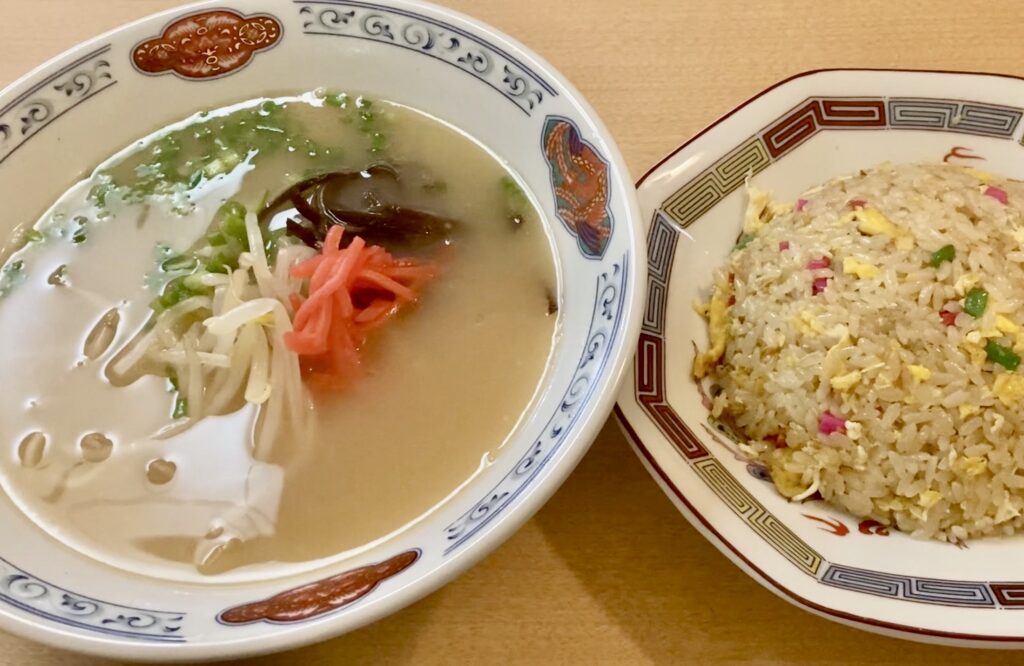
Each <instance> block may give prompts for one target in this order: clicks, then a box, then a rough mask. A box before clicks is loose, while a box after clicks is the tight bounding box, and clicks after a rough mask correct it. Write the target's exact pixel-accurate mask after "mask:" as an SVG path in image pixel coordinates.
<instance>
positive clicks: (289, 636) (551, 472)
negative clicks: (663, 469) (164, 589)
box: [0, 0, 647, 663]
mask: <svg viewBox="0 0 1024 666" xmlns="http://www.w3.org/2000/svg"><path fill="white" fill-rule="evenodd" d="M243 2H244V0H243ZM374 2H380V3H382V4H384V5H392V6H399V7H405V8H413V9H419V10H422V11H424V12H425V13H427V14H430V15H433V16H436V17H443V18H445V19H451V20H453V21H455V22H459V23H462V24H464V25H465V27H467V28H469V29H472V30H473V31H475V32H477V33H478V34H480V35H482V36H485V37H487V38H488V39H491V40H494V41H496V42H499V43H501V44H502V45H503V46H505V47H507V48H509V50H510V51H512V52H513V53H515V54H517V55H518V56H522V57H524V59H526V60H529V61H531V62H532V64H533V65H534V66H535V67H536V69H537V70H538V71H541V72H544V73H545V74H546V75H547V76H549V77H550V78H551V79H552V80H553V81H555V82H557V84H558V85H559V87H560V90H561V92H562V93H563V94H564V95H565V96H566V98H568V99H569V100H571V102H572V104H573V105H574V106H575V107H577V109H578V111H579V113H580V115H581V116H582V117H585V118H586V119H587V121H588V122H589V123H590V124H591V125H592V126H593V128H594V135H593V136H594V138H596V139H598V140H600V142H601V144H602V154H603V156H604V158H605V159H606V161H607V163H608V166H609V171H610V173H611V174H614V175H613V176H612V177H611V178H610V179H609V180H610V191H611V192H616V193H617V194H618V196H621V197H623V199H624V200H623V202H622V204H621V205H622V208H623V210H624V212H625V215H623V217H622V219H618V220H616V222H617V227H618V228H619V230H620V231H619V233H620V234H624V235H625V236H626V237H627V238H628V241H627V242H626V243H625V246H626V247H627V256H628V257H629V258H630V259H631V265H630V266H629V269H630V272H631V274H630V275H629V276H628V279H626V280H624V281H623V287H622V289H623V291H624V294H623V299H622V306H621V307H622V310H623V312H622V315H621V321H622V322H623V324H622V328H621V329H620V331H619V337H618V339H617V340H615V341H613V346H612V349H611V350H610V351H609V356H608V359H607V362H606V365H605V369H604V372H603V374H602V375H601V376H600V377H599V380H598V382H597V384H596V386H595V389H594V391H593V393H592V395H591V397H590V399H589V402H588V404H587V406H586V407H585V408H584V410H583V412H582V414H581V415H580V417H579V419H578V422H577V424H576V425H575V426H574V428H575V433H574V434H572V435H571V436H570V437H569V438H568V439H567V440H566V441H565V443H564V444H563V445H562V446H561V447H560V450H559V451H558V453H557V454H556V455H555V456H554V457H553V458H552V459H551V460H550V461H549V462H548V463H547V465H546V467H547V469H546V470H545V472H544V474H543V476H542V477H541V478H538V479H537V480H536V481H534V482H532V483H531V484H530V485H529V487H528V488H526V489H525V490H524V492H523V493H522V494H521V495H520V496H519V497H518V498H517V499H515V500H514V502H513V503H512V504H511V505H510V506H509V510H508V511H505V512H503V513H502V514H501V515H500V516H499V517H498V518H497V519H496V520H494V521H492V522H491V523H490V524H489V525H487V526H486V527H485V528H483V529H481V531H480V532H479V533H478V535H475V536H474V537H473V538H472V539H470V540H469V542H468V543H466V544H465V547H463V548H460V549H459V551H458V552H457V553H453V554H452V556H451V557H448V558H446V559H445V560H443V561H442V562H441V563H439V564H438V565H437V566H435V567H434V568H432V569H429V570H427V571H426V572H425V573H424V574H423V575H422V576H421V577H420V578H419V579H417V580H416V581H415V582H413V583H410V584H407V585H405V586H403V587H400V588H398V589H396V590H395V591H393V592H392V593H390V594H388V595H383V596H382V597H380V598H379V599H378V600H377V603H375V604H374V605H372V606H369V607H368V608H369V610H367V611H358V612H350V613H347V614H341V615H338V614H335V615H334V616H325V617H323V618H321V619H320V621H318V622H313V623H306V624H300V625H297V626H292V627H282V626H278V625H274V626H273V628H272V629H270V630H268V631H267V632H265V633H262V634H260V635H257V636H249V637H245V638H234V639H230V640H216V641H211V642H205V643H176V644H156V643H137V642H131V641H125V640H117V639H112V638H107V637H103V636H99V635H91V634H86V633H80V632H75V631H70V630H68V629H66V628H63V627H60V626H56V625H52V624H51V623H47V622H44V621H36V620H35V619H32V618H30V617H28V616H21V615H14V614H8V613H2V612H0V629H2V630H4V631H8V632H10V633H11V634H13V635H16V636H19V637H21V638H25V639H28V640H31V641H34V642H38V643H41V644H45V645H49V646H51V647H55V648H59V649H62V650H71V651H74V652H78V653H80V654H85V655H90V656H96V657H106V658H119V659H130V660H133V661H137V662H147V663H149V662H160V663H174V662H178V663H195V662H197V661H219V660H225V659H237V658H246V657H252V656H257V655H265V654H271V653H277V652H282V651H286V650H293V649H297V648H301V647H304V646H308V645H311V644H315V643H318V642H321V641H325V640H329V639H331V638H335V637H338V636H341V635H343V634H346V633H349V632H352V631H355V630H356V629H359V628H362V627H364V626H366V625H369V624H371V623H373V622H376V621H377V620H380V619H382V618H384V617H386V616H389V615H391V614H393V613H395V612H397V611H399V610H401V609H402V608H405V607H406V606H409V605H411V604H413V603H415V602H417V601H419V600H421V599H423V598H424V597H426V596H427V595H429V594H431V593H433V592H435V591H436V590H438V589H439V588H441V587H443V586H444V585H446V584H448V583H449V582H451V581H452V580H454V579H455V578H457V577H458V576H460V575H461V574H463V573H464V572H465V571H467V570H468V569H469V568H471V567H472V566H473V565H475V564H476V563H478V562H479V561H480V560H482V559H483V558H484V557H485V556H487V555H488V554H490V553H491V552H493V551H494V550H495V549H496V548H497V547H498V546H500V545H501V544H503V543H504V542H505V541H507V540H508V539H509V538H510V537H511V536H512V535H513V534H514V533H515V532H516V531H518V530H519V529H520V528H521V527H522V526H523V525H524V524H525V523H526V522H527V521H528V520H530V518H532V517H533V515H534V514H535V513H536V512H537V511H538V510H539V509H540V508H541V507H542V506H543V505H544V504H545V503H546V502H547V500H548V499H549V498H550V497H551V496H552V495H553V494H554V492H555V491H556V490H557V489H558V488H559V487H561V485H562V484H563V482H564V481H565V479H566V478H567V477H568V476H569V474H570V473H571V472H572V471H573V470H574V469H575V468H576V466H577V465H578V463H579V462H580V460H582V458H583V456H584V455H585V454H586V452H587V451H588V450H589V448H590V446H591V444H592V443H593V441H594V439H595V438H596V436H597V434H598V432H599V431H600V430H601V428H602V427H603V426H604V424H605V423H606V422H607V421H608V420H609V418H610V417H611V413H612V410H613V408H614V406H615V401H616V398H617V395H618V391H619V388H620V387H621V386H622V384H623V381H624V379H625V377H626V375H627V370H628V369H629V368H630V367H631V365H632V362H633V349H634V348H635V344H636V340H637V338H638V337H639V333H640V328H641V323H642V318H643V307H642V304H643V302H644V298H643V297H644V294H645V293H646V288H647V280H646V276H647V263H646V261H644V260H643V259H644V258H645V257H646V245H647V244H646V238H645V236H644V230H643V224H642V222H641V218H640V209H639V202H638V200H637V196H636V189H635V188H634V186H633V184H632V177H631V176H630V172H629V168H628V166H627V163H626V161H625V159H624V158H623V156H622V153H621V151H620V149H619V147H618V145H617V144H616V142H615V140H614V137H613V135H612V133H611V132H610V131H609V129H608V127H607V125H606V124H605V123H604V122H603V121H602V120H601V118H600V116H599V114H598V113H597V112H596V110H595V109H594V108H593V106H592V105H591V104H590V102H589V101H587V99H586V98H585V97H584V96H583V95H582V93H581V92H580V91H579V90H578V89H577V88H576V86H575V85H573V84H572V83H571V81H570V80H569V79H568V78H567V77H566V76H565V75H564V74H562V73H561V72H560V71H559V70H558V69H557V68H555V67H554V66H553V65H552V64H551V63H550V62H549V61H548V60H547V59H546V58H544V57H543V56H541V55H540V54H539V53H537V52H536V51H534V50H533V49H531V48H529V47H528V46H526V45H525V44H523V43H522V42H520V41H519V40H518V39H516V38H514V37H512V36H511V35H509V34H507V33H505V32H504V31H501V30H499V29H497V28H495V27H493V26H491V25H490V24H488V23H486V22H484V21H482V20H480V19H477V18H474V17H473V16H470V15H468V14H465V13H463V12H460V11H457V10H454V9H451V8H448V7H445V6H443V5H439V4H436V3H434V2H431V1H430V0H374ZM226 7H227V4H225V3H223V2H218V0H195V1H193V2H185V3H183V4H180V5H175V6H173V7H170V8H168V9H165V10H161V11H159V12H155V13H151V14H147V15H144V16H141V17H139V18H136V19H133V20H131V21H127V22H125V23H121V24H119V25H117V26H115V27H113V28H111V29H110V30H107V31H105V32H103V33H101V34H98V35H96V36H94V37H91V38H88V39H85V40H83V41H81V42H78V43H76V44H74V45H73V46H71V47H69V48H67V49H65V50H64V51H62V52H61V53H59V54H57V55H55V56H53V57H51V58H49V59H48V60H46V61H45V62H43V63H42V64H39V65H37V66H35V67H34V68H32V69H30V70H29V71H28V72H27V73H25V74H23V75H21V76H19V77H17V78H16V79H14V80H13V81H11V82H10V83H8V84H7V85H5V86H3V88H0V95H6V94H8V93H10V92H11V91H15V90H19V89H21V88H23V87H25V86H27V85H30V84H31V82H32V81H33V80H35V79H36V78H37V77H39V76H41V75H43V74H45V73H47V72H49V71H51V70H52V69H53V68H54V67H56V66H59V65H60V64H62V63H65V62H67V61H68V60H71V59H73V58H74V57H76V55H80V54H82V53H85V52H88V51H89V50H90V49H94V48H96V47H97V46H98V45H100V44H102V43H103V42H104V41H105V40H108V39H111V38H114V37H116V36H118V35H121V34H123V33H125V32H127V31H130V30H133V29H137V28H139V27H140V26H143V25H149V24H154V25H155V24H159V23H160V22H163V23H165V24H166V23H167V22H168V21H171V20H173V19H174V18H176V17H180V16H182V15H183V14H186V13H188V12H190V11H196V10H202V9H221V8H226ZM552 223H553V224H555V222H554V221H553V222H552ZM238 585H239V586H241V587H244V586H245V585H246V584H245V583H240V584H238Z"/></svg>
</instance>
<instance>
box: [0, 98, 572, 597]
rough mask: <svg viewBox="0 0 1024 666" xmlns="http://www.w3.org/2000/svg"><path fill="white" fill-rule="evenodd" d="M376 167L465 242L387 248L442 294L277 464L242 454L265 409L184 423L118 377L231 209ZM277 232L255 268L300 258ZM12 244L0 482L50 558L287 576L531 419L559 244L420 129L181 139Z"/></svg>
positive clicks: (298, 103) (301, 115)
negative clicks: (426, 272)
mask: <svg viewBox="0 0 1024 666" xmlns="http://www.w3.org/2000/svg"><path fill="white" fill-rule="evenodd" d="M381 163H383V164H386V165H387V168H388V169H393V170H394V172H395V173H397V174H398V176H397V177H398V180H399V181H400V182H401V183H402V197H404V199H403V201H402V205H403V206H405V207H408V208H409V209H410V210H412V209H416V210H426V211H430V212H431V214H432V215H436V216H437V217H438V218H443V219H445V220H452V221H454V222H455V227H454V228H453V230H451V233H450V235H449V236H446V237H445V238H444V240H443V241H440V242H439V241H438V240H437V239H436V238H435V239H433V241H432V243H433V244H432V245H430V246H428V247H419V246H417V247H409V248H405V247H402V248H399V249H396V250H392V251H393V252H394V253H395V254H402V253H403V252H405V253H408V254H412V255H414V256H415V257H417V258H418V260H422V261H429V262H431V265H432V266H437V267H438V268H437V270H436V275H433V277H432V278H431V279H430V280H429V281H427V282H426V283H425V284H423V285H422V286H421V287H420V288H419V291H418V298H417V300H416V302H415V303H412V304H409V305H403V307H402V309H401V311H400V312H399V313H398V314H397V315H396V316H394V317H392V318H391V319H390V320H389V321H388V323H387V324H386V325H384V326H381V327H380V328H379V329H376V330H374V331H373V333H372V334H369V335H368V337H367V339H366V341H365V344H363V345H361V348H360V349H359V354H360V360H359V364H358V372H357V373H356V374H355V375H354V376H353V378H351V380H349V381H346V382H345V383H344V385H343V386H341V387H340V388H335V389H333V390H310V391H309V401H310V402H309V404H310V405H311V407H310V412H311V415H312V427H311V428H308V429H302V428H298V427H297V425H296V424H295V423H294V420H295V419H294V418H292V419H290V420H289V419H285V420H284V425H283V426H282V428H281V434H280V435H279V436H277V437H275V438H274V439H273V441H272V442H271V445H270V446H267V447H259V446H254V431H255V430H256V429H258V428H259V424H260V423H261V421H260V419H261V418H263V417H261V416H260V411H261V409H262V408H261V406H260V405H259V404H252V403H250V402H247V401H246V400H243V399H241V398H239V399H237V400H234V401H233V402H232V404H231V407H230V408H227V409H222V410H220V411H218V412H217V413H215V414H209V415H205V416H204V417H203V418H197V419H192V420H191V421H188V422H185V421H186V419H187V417H188V405H187V403H188V401H187V400H185V399H183V398H182V397H181V396H183V395H187V394H188V393H187V391H194V390H195V389H194V388H190V389H187V390H186V389H185V388H183V387H181V386H178V385H177V382H178V380H179V379H180V380H181V382H182V383H184V382H185V380H184V379H183V378H179V377H177V376H176V375H175V373H174V372H173V371H171V370H167V371H165V370H164V368H163V367H157V366H152V367H147V368H146V370H145V371H144V372H137V373H135V374H134V375H132V374H131V373H129V375H128V376H123V373H122V374H118V373H117V372H115V371H114V370H113V369H112V368H114V366H116V362H117V359H118V358H119V357H121V356H123V355H124V354H125V353H127V352H126V350H127V351H130V350H131V348H132V344H133V341H137V340H139V339H140V336H143V335H145V333H146V332H147V330H149V329H150V328H152V327H153V321H154V317H155V312H159V311H161V310H162V309H163V308H165V307H168V306H172V305H173V301H174V300H175V299H174V298H173V297H171V298H170V300H167V299H168V298H169V297H168V294H169V293H170V292H171V291H172V290H173V288H174V284H176V283H174V282H172V280H174V279H175V278H178V277H181V273H182V272H185V273H187V272H188V271H190V270H194V268H190V266H193V265H194V261H195V260H194V259H189V257H190V256H191V255H189V254H188V253H189V252H190V251H191V250H192V249H194V248H196V247H203V246H204V244H208V243H209V242H210V241H209V239H210V238H213V237H214V236H215V233H214V232H215V230H216V219H217V216H218V212H217V211H218V209H222V205H223V204H224V203H225V202H227V201H234V202H239V203H240V204H242V205H243V206H244V207H246V208H248V210H252V211H258V210H263V209H264V207H265V206H266V202H267V201H269V200H273V199H274V197H276V196H277V195H278V194H279V193H280V192H282V191H284V190H286V189H287V188H288V187H289V186H291V185H293V184H294V183H296V182H298V181H302V180H303V179H308V178H310V177H315V176H317V175H318V174H324V173H329V172H353V173H356V172H360V171H361V170H365V169H367V167H368V165H373V164H381ZM287 217H288V215H286V214H282V215H276V216H268V218H269V222H266V223H264V225H263V233H264V234H265V237H266V238H267V239H269V240H268V246H267V247H268V248H270V243H274V242H277V243H280V244H281V247H285V246H287V244H288V243H294V244H299V243H297V241H296V239H295V238H290V239H289V237H288V234H286V233H285V222H286V219H285V218H287ZM14 243H15V246H16V247H20V248H21V249H19V250H17V251H16V252H14V253H12V254H11V255H10V256H9V257H8V258H7V260H6V263H5V264H4V268H3V271H2V274H0V293H2V294H3V297H2V300H0V339H3V340H4V341H5V342H6V344H4V345H3V346H2V348H0V365H2V367H3V368H4V369H5V386H6V389H5V392H6V396H5V397H6V399H5V400H3V401H0V482H2V486H3V489H4V491H5V492H6V493H7V494H8V495H9V496H10V497H11V498H12V499H13V500H14V501H15V502H16V503H17V505H18V506H19V507H20V508H21V509H22V510H23V511H24V512H25V513H26V514H27V515H28V516H30V517H31V518H32V519H33V520H34V521H35V522H36V523H37V524H38V525H39V526H40V527H41V528H42V529H44V530H46V531H47V532H49V533H50V534H51V535H52V536H54V537H56V538H57V539H59V540H60V541H62V542H63V543H65V544H67V545H69V546H71V547H72V548H75V549H77V550H79V551H82V552H85V553H88V554H89V555H91V556H92V557H94V558H97V559H100V560H103V561H106V562H108V563H110V564H112V565H114V566H117V567H120V568H124V569H131V570H135V571H139V572H144V573H146V574H149V575H160V576H166V577H175V578H183V579H188V578H191V577H195V576H196V575H198V574H202V575H206V576H209V575H218V576H220V577H221V578H222V579H223V577H224V576H225V575H227V576H228V577H229V578H230V577H234V578H241V577H245V576H247V575H250V574H254V573H257V572H264V571H266V569H267V567H273V568H274V569H275V570H279V571H280V572H281V573H285V572H287V571H289V570H292V569H294V568H296V567H300V566H302V567H305V566H309V565H310V564H311V563H316V562H318V561H321V560H323V559H324V558H332V557H338V556H344V555H345V554H352V553H353V552H355V551H357V550H359V549H363V548H367V547H370V546H372V545H373V544H374V543H375V542H378V541H380V540H381V539H384V538H385V537H387V536H388V535H391V534H393V533H395V532H396V531H399V530H401V529H403V528H405V527H407V526H409V525H410V524H412V523H414V522H415V521H416V520H417V519H419V518H421V517H422V516H424V515H426V514H427V513H428V512H430V511H431V510H432V509H433V508H436V507H437V506H438V505H439V504H440V503H442V502H443V501H444V500H445V499H446V497H448V496H450V495H451V494H452V493H453V492H455V491H456V490H457V489H458V488H459V487H460V486H461V485H462V484H464V483H466V482H467V481H468V480H469V479H471V478H472V477H473V476H474V475H475V474H477V473H478V472H479V471H480V470H481V469H482V468H483V467H485V466H486V465H488V464H489V462H490V461H492V460H493V456H495V455H496V454H497V452H498V451H499V449H500V448H501V446H502V444H503V442H504V441H505V440H506V438H507V437H508V435H509V434H510V433H511V432H512V431H513V430H514V428H515V427H516V425H517V422H518V421H519V419H520V416H521V415H522V414H523V413H524V411H525V410H526V409H527V407H528V405H529V404H530V402H531V400H532V399H533V397H534V394H535V392H536V390H537V387H538V385H539V382H540V380H541V378H542V375H543V373H544V369H545V366H546V363H547V359H548V356H549V353H550V350H551V347H552V340H553V336H554V332H555V324H556V320H557V309H558V305H557V301H556V299H555V297H554V294H556V293H557V290H556V275H555V267H554V261H553V257H552V253H551V248H550V244H549V240H548V238H547V236H546V233H545V230H544V227H543V224H542V222H541V220H540V219H539V216H538V214H537V212H536V210H535V208H534V207H533V205H532V204H531V203H530V201H529V199H528V197H527V196H526V195H525V194H524V193H523V191H522V190H521V189H520V187H519V186H518V181H516V180H515V177H514V176H513V175H512V174H511V173H510V172H509V171H507V169H506V168H505V167H504V166H503V165H502V163H501V162H499V161H498V160H497V159H496V158H495V157H494V156H493V155H491V154H490V153H489V152H487V151H486V150H485V149H483V148H482V147H481V146H480V145H478V144H476V143H475V142H473V141H472V140H471V139H469V138H468V137H466V136H465V135H463V134H460V133H459V132H457V131H455V130H453V129H452V128H450V127H449V126H447V125H444V124H443V123H441V122H439V121H437V120H435V119H433V118H431V117H428V116H426V115H424V114H421V113H419V112H417V111H414V110H411V109H408V108H405V107H400V106H397V105H393V104H389V103H386V102H380V101H374V102H373V103H372V104H371V103H370V102H369V100H364V99H362V98H355V97H348V96H345V95H334V94H325V93H309V94H305V95H300V96H295V97H282V98H277V99H274V100H254V101H251V102H245V103H242V104H239V105H236V106H234V107H229V108H226V109H223V110H220V111H216V112H211V113H200V114H197V115H196V116H193V117H192V118H189V119H187V120H185V121H183V122H181V123H178V124H176V125H172V126H171V127H169V128H166V129H164V130H161V131H160V132H157V133H156V134H154V135H153V136H151V137H148V138H146V139H144V140H142V141H140V142H138V143H136V144H134V145H133V146H131V147H130V148H128V149H126V150H125V151H122V152H121V153H119V154H118V155H116V156H115V157H113V158H111V160H109V161H108V162H106V163H104V164H103V165H101V166H100V167H99V168H98V169H97V170H96V172H95V174H94V175H93V176H91V177H90V178H89V179H87V180H86V181H84V182H81V183H79V184H77V185H75V186H74V187H72V188H71V189H70V190H69V191H68V192H67V193H66V194H65V195H63V196H62V197H61V198H60V200H59V201H58V202H57V203H56V204H55V205H54V206H53V207H52V208H51V209H50V210H49V211H48V212H47V213H46V214H45V215H43V217H42V218H41V219H40V220H39V221H38V223H37V224H35V225H34V226H33V227H32V228H30V229H27V230H23V231H22V232H21V234H20V237H19V238H16V239H14ZM250 249H251V247H250ZM273 252H277V253H278V255H277V256H282V255H281V254H280V253H281V250H280V249H278V248H277V247H276V246H275V248H274V249H273V250H271V249H268V250H267V255H268V256H270V257H271V264H273V260H272V257H273ZM308 252H309V254H311V255H312V254H313V253H314V250H312V249H309V250H308ZM201 254H202V253H201V252H200V255H201ZM183 257H184V258H185V259H184V260H183V259H182V258H183ZM190 261H191V262H193V263H192V264H189V262H190ZM203 261H208V262H209V263H208V264H207V265H208V266H209V267H210V271H211V274H212V273H213V271H214V270H215V269H214V268H213V267H212V266H213V262H214V259H209V257H207V259H203ZM243 266H244V265H243ZM271 267H272V268H273V266H271ZM227 272H230V270H227ZM215 279H219V278H211V280H215ZM224 280H227V278H226V277H225V278H224ZM301 298H305V296H301V297H300V300H301ZM161 299H164V304H163V305H161V304H160V303H161ZM154 303H155V304H154ZM204 316H207V315H204ZM264 321H266V320H264ZM275 363H276V361H275ZM253 367H254V368H255V367H256V366H255V365H254V366H253ZM274 367H276V366H274ZM253 372H255V370H253ZM169 379H170V380H171V381H170V382H169ZM269 379H270V386H271V388H270V389H268V392H272V391H276V390H279V386H278V385H279V384H280V381H279V377H277V376H275V375H274V371H271V373H270V377H269ZM112 380H113V381H112ZM176 389H177V391H178V392H177V393H176V392H175V391H176ZM201 390H205V391H207V392H208V391H209V387H203V388H202V389H201ZM192 395H197V394H194V393H193V394H192ZM247 395H248V394H247ZM192 402H193V403H194V402H195V401H194V399H193V401H192ZM181 423H185V426H186V427H179V426H180V424H181ZM225 530H226V531H225ZM229 537H230V538H229ZM227 572H231V573H230V574H228V573H227Z"/></svg>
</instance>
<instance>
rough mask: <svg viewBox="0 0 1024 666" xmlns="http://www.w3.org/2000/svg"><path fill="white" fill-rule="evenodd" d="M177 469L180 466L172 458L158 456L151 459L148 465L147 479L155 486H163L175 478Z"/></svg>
mask: <svg viewBox="0 0 1024 666" xmlns="http://www.w3.org/2000/svg"><path fill="white" fill-rule="evenodd" d="M177 471H178V466H177V465H175V464H174V463H173V462H171V461H170V460H165V459H164V458H157V459H156V460H150V461H149V464H148V465H146V479H147V480H149V482H150V483H152V484H153V485H155V486H163V485H166V484H168V483H170V482H171V480H172V479H174V475H175V473H177Z"/></svg>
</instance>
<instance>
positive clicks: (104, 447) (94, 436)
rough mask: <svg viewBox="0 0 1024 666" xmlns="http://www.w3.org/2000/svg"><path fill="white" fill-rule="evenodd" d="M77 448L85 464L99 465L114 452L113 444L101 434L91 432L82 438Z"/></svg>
mask: <svg viewBox="0 0 1024 666" xmlns="http://www.w3.org/2000/svg"><path fill="white" fill-rule="evenodd" d="M79 447H80V448H81V449H82V458H83V459H84V460H85V461H86V462H91V463H101V462H103V461H104V460H106V459H107V458H109V457H110V454H111V453H112V452H113V451H114V442H112V441H111V440H110V438H109V437H107V436H106V435H104V434H102V433H98V432H91V433H89V434H88V435H86V436H85V437H83V438H82V441H81V442H80V443H79Z"/></svg>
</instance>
